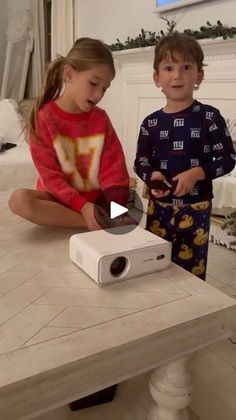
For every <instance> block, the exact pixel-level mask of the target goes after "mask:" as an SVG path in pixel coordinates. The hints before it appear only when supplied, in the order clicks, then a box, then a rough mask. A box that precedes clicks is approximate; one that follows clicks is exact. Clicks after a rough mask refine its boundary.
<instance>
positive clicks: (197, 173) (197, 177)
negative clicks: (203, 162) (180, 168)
mask: <svg viewBox="0 0 236 420" xmlns="http://www.w3.org/2000/svg"><path fill="white" fill-rule="evenodd" d="M203 179H205V172H204V171H203V169H202V168H201V167H200V166H197V167H195V168H191V169H188V170H187V171H184V172H181V173H180V174H178V175H176V176H175V177H174V178H172V181H175V182H176V181H177V182H178V184H177V186H176V188H175V191H174V192H173V195H175V196H176V197H183V196H184V195H186V194H188V193H189V192H190V191H192V189H193V188H194V186H195V184H196V182H197V181H201V180H203Z"/></svg>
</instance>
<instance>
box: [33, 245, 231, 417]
mask: <svg viewBox="0 0 236 420" xmlns="http://www.w3.org/2000/svg"><path fill="white" fill-rule="evenodd" d="M207 281H208V282H209V283H211V284H212V285H214V286H215V287H217V288H219V289H220V290H222V291H223V292H225V293H227V294H229V295H231V296H233V297H235V298H236V253H235V251H231V250H228V249H227V248H225V247H223V246H221V245H215V244H213V243H210V247H209V261H208V270H207ZM231 340H232V342H231V341H230V340H225V341H222V342H220V343H218V344H214V345H212V346H210V347H208V348H207V349H205V350H202V351H201V352H199V353H198V355H197V356H196V357H195V359H194V363H193V368H194V376H195V391H194V397H193V402H192V404H191V407H192V409H193V410H194V411H196V412H197V414H198V416H196V415H195V414H194V413H193V412H192V413H191V420H197V419H201V420H222V418H224V419H225V420H235V418H236V403H235V389H236V336H235V337H231ZM234 342H235V344H234ZM148 377H149V374H145V375H142V376H139V377H137V378H134V379H131V380H129V381H126V382H124V383H122V384H120V386H119V388H118V391H117V394H116V398H115V400H114V401H113V402H112V403H110V404H104V405H102V406H97V407H93V408H90V409H85V410H82V411H77V412H71V411H70V410H69V408H68V407H63V408H60V409H57V410H55V411H54V412H51V413H48V414H45V415H43V416H40V417H38V418H37V420H133V419H134V420H145V419H146V412H147V409H148V406H149V405H150V401H151V397H150V395H149V393H148ZM199 401H200V403H199ZM199 407H200V408H199ZM222 412H223V413H224V417H222Z"/></svg>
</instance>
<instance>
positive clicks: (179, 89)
mask: <svg viewBox="0 0 236 420" xmlns="http://www.w3.org/2000/svg"><path fill="white" fill-rule="evenodd" d="M175 58H176V60H175V61H173V60H172V59H171V56H170V54H168V55H167V56H166V57H165V58H164V59H163V60H162V61H161V62H160V64H159V68H158V72H155V73H154V76H153V77H154V81H155V84H156V86H157V87H161V88H162V92H163V93H164V94H165V96H166V98H167V102H168V101H169V102H179V103H180V102H181V103H183V104H184V103H186V105H187V106H188V104H189V102H190V103H191V101H192V100H193V91H194V87H195V86H196V85H200V83H201V81H202V79H203V71H202V70H201V71H198V68H197V64H196V63H194V62H192V61H189V60H183V58H182V57H181V55H179V54H177V55H176V56H175Z"/></svg>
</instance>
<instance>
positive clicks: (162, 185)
mask: <svg viewBox="0 0 236 420" xmlns="http://www.w3.org/2000/svg"><path fill="white" fill-rule="evenodd" d="M148 186H149V188H150V190H162V191H168V190H170V191H173V189H175V186H174V185H172V184H170V183H169V182H168V181H166V180H163V181H159V180H151V181H149V183H148Z"/></svg>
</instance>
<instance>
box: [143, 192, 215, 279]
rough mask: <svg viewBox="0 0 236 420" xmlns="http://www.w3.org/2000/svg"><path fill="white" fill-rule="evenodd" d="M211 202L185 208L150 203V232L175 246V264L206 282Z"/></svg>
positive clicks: (189, 205) (154, 202)
mask: <svg viewBox="0 0 236 420" xmlns="http://www.w3.org/2000/svg"><path fill="white" fill-rule="evenodd" d="M211 207H212V206H211V201H202V202H200V203H194V204H188V205H184V206H175V205H169V204H166V203H161V202H160V201H157V200H152V199H150V200H149V203H148V214H147V224H146V229H147V230H149V231H150V232H152V233H154V234H156V235H158V236H160V237H162V238H163V239H166V240H167V241H169V242H172V261H173V262H174V263H176V264H178V265H179V266H180V267H182V268H184V269H185V270H187V271H190V273H192V274H194V275H196V276H197V277H199V278H200V279H202V280H205V276H206V266H207V254H208V237H209V228H210V216H211Z"/></svg>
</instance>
